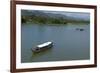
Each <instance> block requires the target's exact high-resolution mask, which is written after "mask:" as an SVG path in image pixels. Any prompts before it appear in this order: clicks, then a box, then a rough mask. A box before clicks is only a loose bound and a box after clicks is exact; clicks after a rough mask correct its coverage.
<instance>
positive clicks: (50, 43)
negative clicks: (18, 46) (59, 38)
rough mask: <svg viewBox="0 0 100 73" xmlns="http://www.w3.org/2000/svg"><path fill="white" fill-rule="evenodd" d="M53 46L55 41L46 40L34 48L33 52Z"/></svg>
mask: <svg viewBox="0 0 100 73" xmlns="http://www.w3.org/2000/svg"><path fill="white" fill-rule="evenodd" d="M52 47H53V42H46V43H43V44H40V45H37V46H36V47H35V48H32V51H33V52H41V51H44V50H47V49H50V48H52Z"/></svg>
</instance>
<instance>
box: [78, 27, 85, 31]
mask: <svg viewBox="0 0 100 73" xmlns="http://www.w3.org/2000/svg"><path fill="white" fill-rule="evenodd" d="M76 30H80V31H83V30H84V29H83V28H76Z"/></svg>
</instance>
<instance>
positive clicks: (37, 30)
mask: <svg viewBox="0 0 100 73" xmlns="http://www.w3.org/2000/svg"><path fill="white" fill-rule="evenodd" d="M89 26H90V25H89V24H85V25H82V24H80V25H77V24H76V25H75V24H69V25H62V26H58V25H57V26H49V25H38V24H22V26H21V62H45V61H64V60H86V59H89V58H90V55H89V54H90V52H89V51H90V27H89ZM76 28H84V31H79V30H76ZM47 41H52V42H53V43H54V46H53V48H51V49H48V50H46V51H44V52H41V53H38V54H34V53H33V52H32V50H31V48H32V47H35V46H36V45H38V44H41V43H45V42H47Z"/></svg>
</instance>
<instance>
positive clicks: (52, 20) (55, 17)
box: [21, 10, 90, 25]
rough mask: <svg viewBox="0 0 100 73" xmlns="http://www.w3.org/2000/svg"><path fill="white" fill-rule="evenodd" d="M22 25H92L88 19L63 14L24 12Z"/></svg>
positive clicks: (22, 13)
mask: <svg viewBox="0 0 100 73" xmlns="http://www.w3.org/2000/svg"><path fill="white" fill-rule="evenodd" d="M21 23H22V24H27V23H34V24H41V25H47V24H49V25H67V24H68V23H90V21H89V20H86V19H79V18H73V17H68V16H65V15H62V14H54V13H44V12H43V11H27V10H22V12H21Z"/></svg>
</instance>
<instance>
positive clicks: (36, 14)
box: [21, 10, 89, 22]
mask: <svg viewBox="0 0 100 73" xmlns="http://www.w3.org/2000/svg"><path fill="white" fill-rule="evenodd" d="M79 15H80V16H79ZM21 16H22V17H25V16H26V17H32V18H33V19H34V18H38V19H39V18H42V20H43V19H48V20H52V19H57V20H58V19H59V20H63V21H68V22H71V21H76V22H80V21H83V22H89V17H88V18H87V17H85V16H83V17H82V14H78V13H69V12H68V13H67V12H66V13H59V12H58V13H57V12H55V13H54V12H51V11H48V12H46V11H39V10H34V11H33V10H21Z"/></svg>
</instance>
